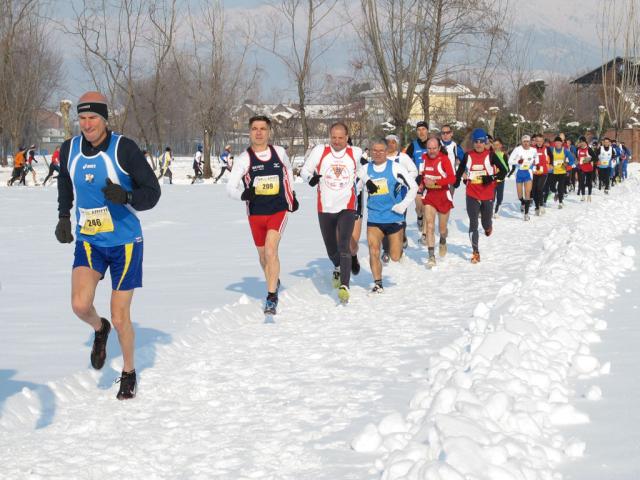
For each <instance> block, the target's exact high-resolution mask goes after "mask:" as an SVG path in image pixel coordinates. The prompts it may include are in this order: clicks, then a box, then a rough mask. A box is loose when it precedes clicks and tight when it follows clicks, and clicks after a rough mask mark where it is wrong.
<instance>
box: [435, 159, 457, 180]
mask: <svg viewBox="0 0 640 480" xmlns="http://www.w3.org/2000/svg"><path fill="white" fill-rule="evenodd" d="M448 160H449V159H448V158H447V161H446V162H440V165H442V166H443V168H444V173H445V174H446V177H443V178H439V179H438V180H436V184H437V185H440V186H441V187H446V186H448V185H453V184H454V183H456V173H455V172H454V171H453V167H452V166H451V162H450V161H448Z"/></svg>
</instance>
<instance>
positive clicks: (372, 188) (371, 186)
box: [365, 179, 378, 195]
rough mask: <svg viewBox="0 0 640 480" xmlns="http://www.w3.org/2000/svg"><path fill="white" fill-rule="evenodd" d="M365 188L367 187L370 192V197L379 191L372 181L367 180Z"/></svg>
mask: <svg viewBox="0 0 640 480" xmlns="http://www.w3.org/2000/svg"><path fill="white" fill-rule="evenodd" d="M365 186H366V187H367V192H369V195H373V194H374V193H376V192H377V191H378V186H377V185H376V184H375V183H373V181H372V180H371V179H369V180H367V183H365Z"/></svg>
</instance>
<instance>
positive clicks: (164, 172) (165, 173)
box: [158, 147, 173, 185]
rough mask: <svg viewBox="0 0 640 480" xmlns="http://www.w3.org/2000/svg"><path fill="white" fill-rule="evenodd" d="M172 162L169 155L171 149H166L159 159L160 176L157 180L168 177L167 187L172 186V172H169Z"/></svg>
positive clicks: (171, 157)
mask: <svg viewBox="0 0 640 480" xmlns="http://www.w3.org/2000/svg"><path fill="white" fill-rule="evenodd" d="M172 162H173V156H172V155H171V147H167V148H165V150H164V153H163V154H162V157H160V175H158V180H160V179H161V178H162V177H169V185H173V172H172V171H171V163H172Z"/></svg>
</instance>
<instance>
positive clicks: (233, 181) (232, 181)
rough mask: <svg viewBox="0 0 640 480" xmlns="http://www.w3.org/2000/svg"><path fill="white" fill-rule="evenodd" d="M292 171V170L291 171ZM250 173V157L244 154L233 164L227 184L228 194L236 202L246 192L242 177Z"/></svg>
mask: <svg viewBox="0 0 640 480" xmlns="http://www.w3.org/2000/svg"><path fill="white" fill-rule="evenodd" d="M289 170H291V169H289ZM248 171H249V155H248V154H247V153H246V152H243V153H242V154H241V155H240V156H239V157H238V159H237V160H236V161H235V162H233V167H231V174H229V181H228V182H227V194H228V195H229V196H230V197H231V198H234V199H236V200H241V198H240V197H241V196H242V192H244V182H243V181H242V177H244V176H245V174H246V173H247V172H248Z"/></svg>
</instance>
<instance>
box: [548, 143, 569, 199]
mask: <svg viewBox="0 0 640 480" xmlns="http://www.w3.org/2000/svg"><path fill="white" fill-rule="evenodd" d="M550 155H551V164H552V166H553V173H552V174H551V191H555V192H556V197H557V199H558V208H562V207H563V203H562V201H563V199H564V196H565V193H566V192H565V190H566V183H567V165H574V164H575V158H574V157H573V154H572V153H571V152H570V151H569V149H568V148H566V147H564V145H563V140H562V137H560V136H557V137H556V138H555V140H554V146H553V148H552V149H551V152H550Z"/></svg>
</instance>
